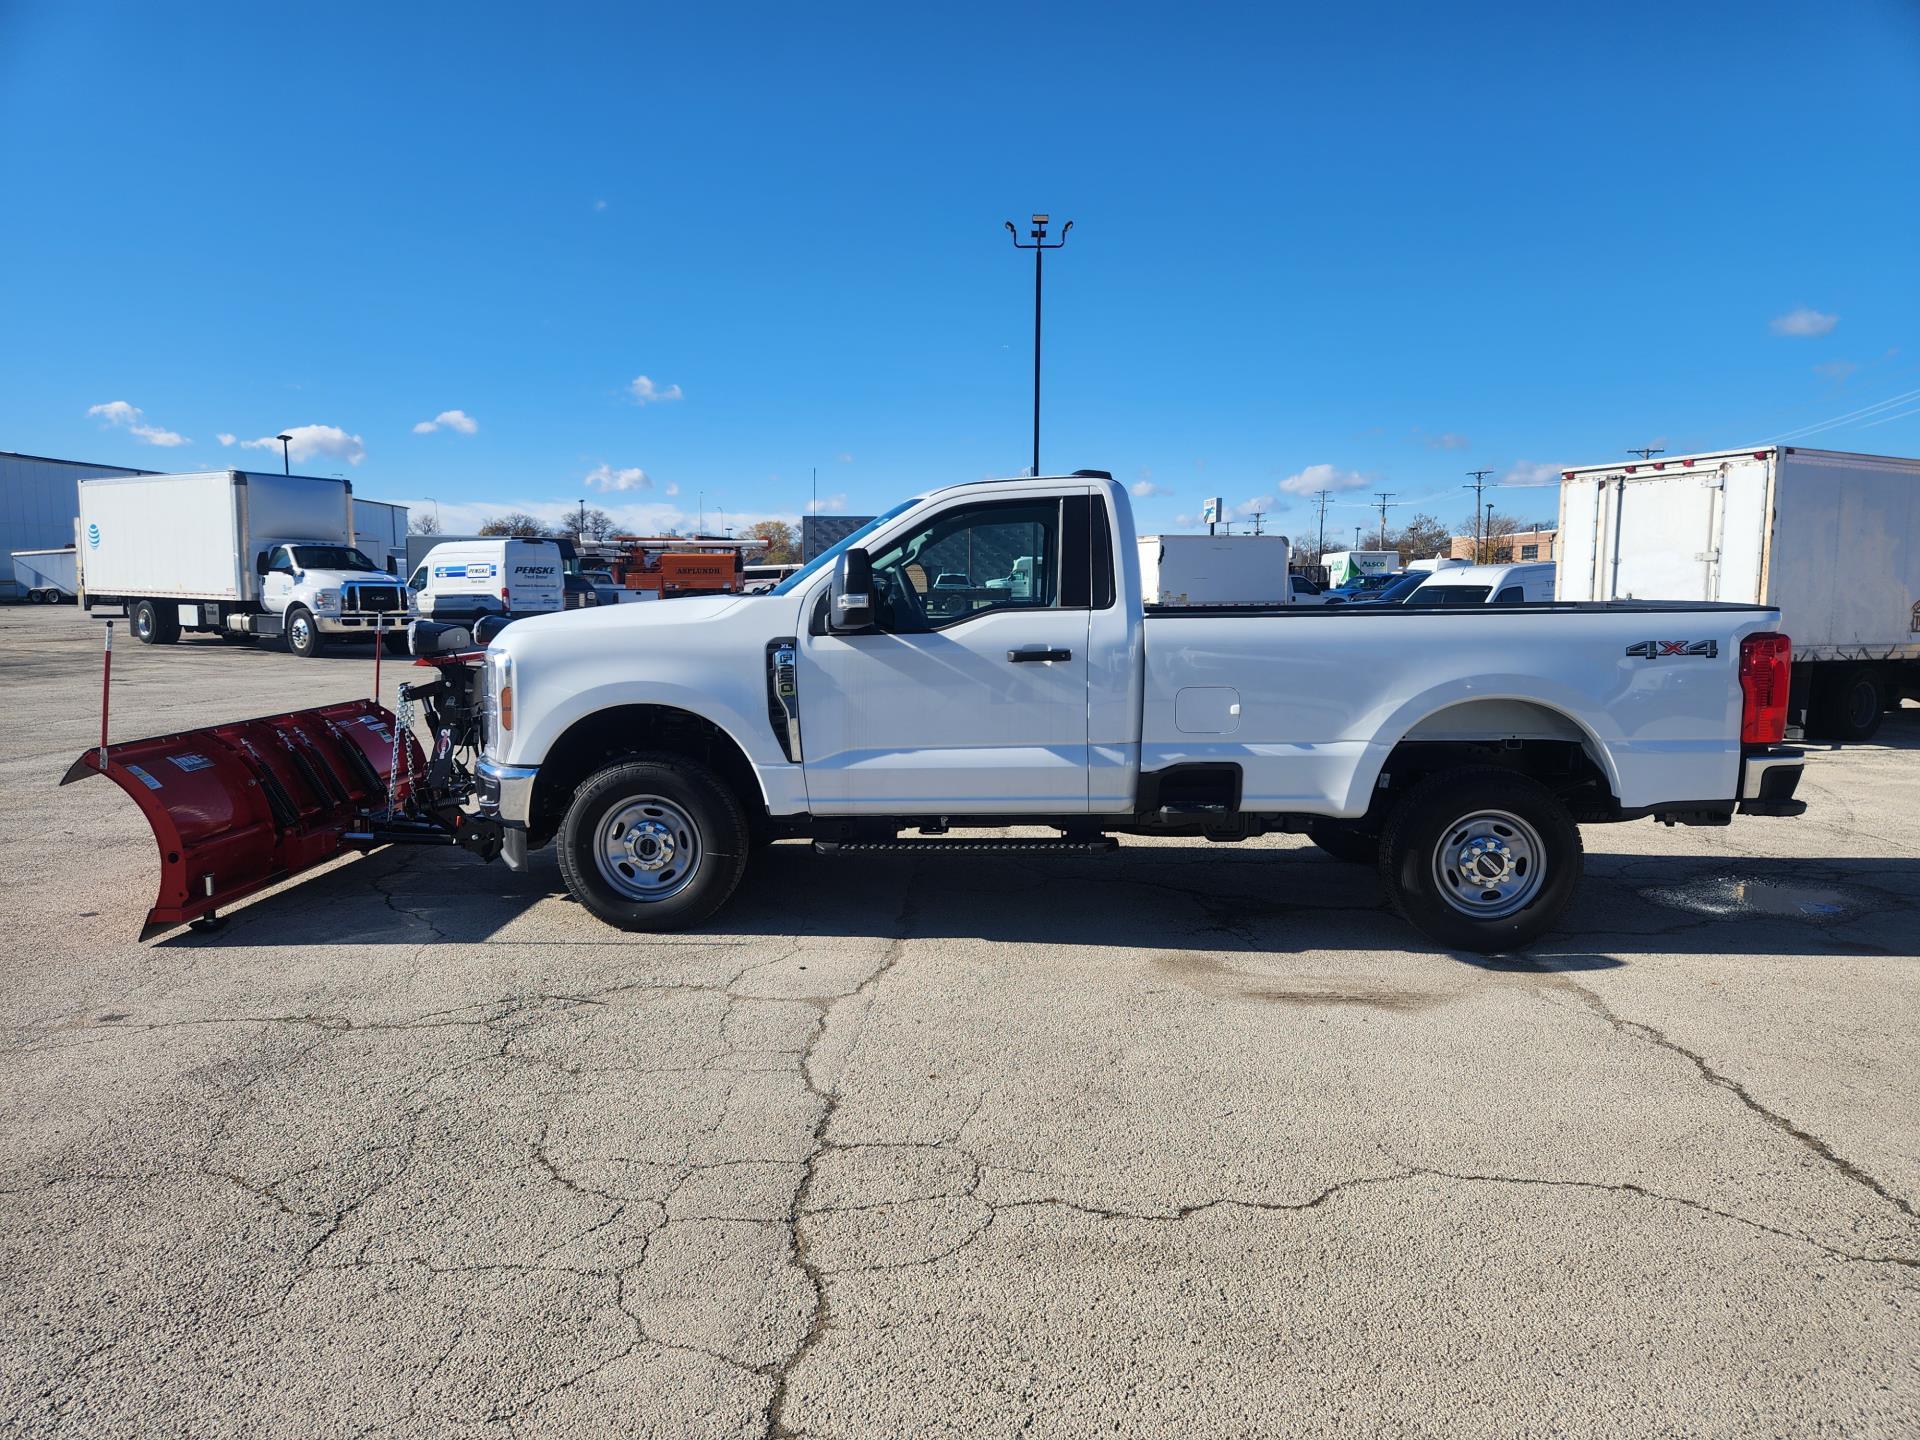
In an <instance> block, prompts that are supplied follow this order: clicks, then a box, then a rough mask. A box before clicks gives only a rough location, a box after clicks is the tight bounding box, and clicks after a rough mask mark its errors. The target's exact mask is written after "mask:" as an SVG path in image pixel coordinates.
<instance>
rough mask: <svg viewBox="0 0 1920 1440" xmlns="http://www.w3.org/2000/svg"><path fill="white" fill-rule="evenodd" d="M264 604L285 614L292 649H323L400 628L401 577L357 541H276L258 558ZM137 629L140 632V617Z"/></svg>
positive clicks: (298, 651) (307, 653)
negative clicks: (335, 640)
mask: <svg viewBox="0 0 1920 1440" xmlns="http://www.w3.org/2000/svg"><path fill="white" fill-rule="evenodd" d="M254 570H255V573H256V574H257V575H258V576H259V582H260V604H261V607H262V608H263V609H264V610H266V611H267V613H269V614H273V615H278V616H280V617H281V625H282V633H283V634H284V635H285V636H286V641H287V649H288V650H290V651H292V652H293V653H294V654H295V655H299V656H302V657H311V656H313V655H315V654H317V653H318V652H319V650H320V647H321V645H322V644H323V643H324V641H325V640H326V639H327V638H331V637H347V638H352V639H367V638H368V637H370V636H371V635H373V634H374V633H375V631H376V630H379V629H381V628H385V629H388V630H393V629H397V628H398V623H399V617H398V616H397V615H396V613H395V612H396V611H397V610H398V597H399V592H400V581H399V578H398V577H397V576H395V575H391V574H389V573H388V572H387V571H385V570H383V569H381V567H380V566H379V565H378V564H376V563H375V562H374V560H373V559H372V558H371V557H369V556H368V555H367V554H366V553H365V552H364V551H362V550H360V549H359V548H358V547H357V546H353V545H343V544H340V543H339V542H338V541H330V540H291V541H286V542H283V543H280V544H276V545H270V546H269V547H267V548H266V549H265V550H262V551H261V552H260V553H259V554H258V555H257V556H256V557H255V559H254ZM134 634H135V636H136V638H144V637H142V636H141V635H140V622H139V617H138V616H136V617H135V620H134Z"/></svg>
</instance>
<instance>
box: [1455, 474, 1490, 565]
mask: <svg viewBox="0 0 1920 1440" xmlns="http://www.w3.org/2000/svg"><path fill="white" fill-rule="evenodd" d="M1492 473H1493V472H1492V471H1491V470H1469V471H1467V474H1469V475H1471V476H1472V477H1473V484H1471V485H1462V486H1461V487H1460V488H1461V489H1462V490H1471V491H1473V530H1474V535H1473V563H1474V564H1476V565H1478V564H1480V563H1482V562H1483V561H1484V560H1485V559H1486V558H1487V557H1486V556H1485V555H1483V554H1481V551H1483V550H1485V549H1486V548H1487V536H1486V531H1484V530H1483V529H1481V527H1480V492H1481V491H1482V490H1484V489H1486V488H1487V476H1489V475H1491V474H1492Z"/></svg>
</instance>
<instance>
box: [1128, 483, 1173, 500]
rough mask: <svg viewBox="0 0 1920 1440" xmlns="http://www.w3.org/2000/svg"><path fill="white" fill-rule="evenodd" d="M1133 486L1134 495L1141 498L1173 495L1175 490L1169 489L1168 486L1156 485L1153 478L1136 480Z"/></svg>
mask: <svg viewBox="0 0 1920 1440" xmlns="http://www.w3.org/2000/svg"><path fill="white" fill-rule="evenodd" d="M1131 488H1132V490H1133V494H1134V497H1135V498H1136V499H1139V500H1145V499H1147V498H1148V497H1149V496H1153V495H1171V494H1172V493H1173V491H1171V490H1169V489H1167V487H1166V486H1164V485H1156V484H1154V483H1153V481H1151V480H1136V481H1134V482H1133V485H1132V487H1131Z"/></svg>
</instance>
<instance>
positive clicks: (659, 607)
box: [493, 595, 744, 658]
mask: <svg viewBox="0 0 1920 1440" xmlns="http://www.w3.org/2000/svg"><path fill="white" fill-rule="evenodd" d="M742 603H744V602H743V601H742V599H741V597H740V596H738V595H690V596H686V597H684V598H682V599H677V600H647V601H629V602H628V603H626V604H624V605H595V606H591V607H589V608H587V609H584V610H559V611H555V612H554V613H552V614H550V615H530V616H528V617H527V618H526V619H524V620H516V621H514V622H513V623H512V624H511V625H509V626H508V627H507V628H506V629H505V630H503V631H501V632H500V637H499V638H498V639H497V640H495V641H494V642H493V644H494V648H495V649H501V650H505V651H507V652H508V653H509V654H511V655H514V656H515V657H516V658H517V657H519V656H520V655H522V654H524V653H526V652H527V651H529V650H538V649H539V648H540V647H541V646H542V645H543V644H545V643H547V642H548V640H549V637H551V638H553V639H559V638H561V637H566V638H568V639H572V638H574V637H576V636H577V637H587V636H592V635H594V634H595V633H596V632H598V636H599V638H600V639H601V640H602V641H604V642H606V643H609V644H611V643H614V637H615V636H616V635H631V636H637V635H640V634H644V633H646V632H648V631H651V630H658V629H660V628H661V627H663V626H669V625H673V626H682V627H684V626H688V625H700V624H703V623H705V622H707V621H711V620H717V619H719V618H720V617H721V616H722V615H724V614H726V613H727V612H728V611H729V610H731V609H733V608H734V607H735V606H736V605H740V604H742Z"/></svg>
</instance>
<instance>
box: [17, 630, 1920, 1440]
mask: <svg viewBox="0 0 1920 1440" xmlns="http://www.w3.org/2000/svg"><path fill="white" fill-rule="evenodd" d="M97 637H98V625H97V623H95V624H89V623H88V622H86V620H85V619H84V617H81V616H79V615H77V614H76V613H75V612H73V611H71V610H57V611H48V610H46V609H43V608H40V607H31V608H29V607H6V608H4V609H0V681H4V684H5V690H4V693H5V695H6V697H7V698H6V715H7V718H8V719H9V721H10V722H11V723H9V724H8V725H7V726H6V727H5V731H4V735H3V736H0V780H3V781H4V784H3V785H0V806H4V810H5V814H4V819H5V821H6V824H5V833H6V835H7V837H8V838H7V840H6V841H5V851H4V856H5V858H4V868H3V869H0V877H4V882H5V883H4V885H0V922H3V923H4V926H5V931H6V935H7V937H8V938H7V940H6V942H5V944H4V948H0V956H4V962H3V963H0V1001H3V1002H4V1003H3V1004H0V1025H4V1035H3V1036H0V1098H3V1099H4V1113H5V1115H6V1136H7V1143H6V1145H5V1147H4V1152H3V1153H0V1192H4V1194H3V1195H0V1274H4V1276H5V1284H4V1288H3V1289H0V1294H4V1297H5V1299H4V1305H3V1306H0V1433H4V1434H8V1435H14V1434H18V1435H23V1436H24V1435H59V1434H73V1435H135V1434H193V1435H195V1436H289V1437H292V1436H300V1437H312V1436H342V1437H346V1436H364V1435H374V1434H389V1435H402V1436H414V1435H421V1436H462V1437H469V1436H484V1435H498V1436H515V1437H533V1436H601V1435H609V1436H611V1435H619V1436H663V1437H666V1436H672V1437H694V1436H740V1437H782V1436H787V1437H812V1440H829V1437H843V1440H851V1437H867V1436H906V1435H912V1436H936V1435H953V1436H962V1435H965V1436H983V1435H989V1436H990V1435H1023V1436H1026V1435H1032V1436H1080V1435H1085V1434H1089V1433H1094V1432H1098V1433H1101V1434H1110V1435H1119V1436H1169V1437H1189V1436H1201V1435H1205V1436H1255V1435H1258V1436H1275V1435H1317V1434H1324V1433H1327V1432H1329V1431H1334V1430H1339V1431H1344V1432H1349V1433H1364V1434H1375V1435H1430V1434H1438V1433H1449V1434H1460V1433H1469V1434H1471V1433H1500V1434H1554V1435H1594V1436H1599V1435H1617V1434H1675V1435H1677V1434H1688V1435H1780V1434H1796V1435H1799V1434H1833V1435H1847V1436H1863V1435H1896V1434H1913V1433H1915V1430H1916V1428H1920V1325H1917V1324H1916V1315H1917V1314H1920V1220H1917V1219H1916V1216H1915V1212H1914V1205H1915V1203H1916V1197H1920V1110H1917V1109H1916V1106H1915V1105H1914V1102H1913V1095H1914V1090H1915V1081H1916V1078H1920V1064H1917V1063H1916V1061H1917V1058H1920V1056H1917V1050H1920V1042H1917V1041H1916V1039H1915V1036H1916V1035H1917V1034H1920V1023H1916V1022H1920V1003H1917V1002H1920V970H1917V969H1916V956H1920V837H1916V834H1915V832H1914V830H1913V825H1912V817H1913V816H1914V815H1915V814H1920V711H1916V710H1914V709H1911V708H1910V709H1908V710H1907V711H1906V712H1905V713H1904V714H1902V715H1899V716H1896V717H1893V718H1892V719H1891V720H1890V721H1889V723H1888V725H1887V727H1886V730H1885V731H1884V732H1883V737H1882V743H1877V744H1873V745H1867V746H1861V747H1854V748H1852V749H1850V750H1848V751H1846V752H1844V753H1842V752H1831V753H1825V752H1823V753H1817V754H1816V755H1815V756H1814V759H1813V766H1812V769H1811V770H1810V773H1809V780H1808V784H1807V786H1806V788H1805V789H1804V790H1803V794H1804V795H1805V796H1806V798H1808V799H1810V800H1811V801H1812V802H1813V809H1812V812H1811V813H1810V814H1809V816H1808V817H1806V818H1805V819H1804V820H1801V821H1769V820H1750V821H1743V822H1740V823H1738V824H1736V825H1735V826H1734V827H1732V828H1730V829H1724V830H1685V829H1681V830H1674V831H1666V830H1661V829H1658V828H1656V827H1654V826H1652V825H1651V824H1647V823H1642V824H1638V825H1632V826H1620V827H1612V828H1592V827H1590V828H1588V829H1587V831H1586V832H1585V835H1586V840H1587V844H1588V848H1589V851H1590V855H1589V872H1588V880H1587V883H1586V885H1585V887H1584V889H1583V892H1582V894H1581V896H1580V899H1579V900H1578V901H1577V902H1576V905H1575V907H1574V910H1573V912H1572V914H1571V915H1570V916H1569V919H1568V921H1567V923H1566V925H1565V927H1564V928H1563V932H1562V933H1561V935H1559V936H1557V937H1555V938H1554V939H1553V940H1552V941H1551V942H1549V943H1547V944H1545V945H1543V946H1542V947H1541V948H1540V949H1539V950H1538V951H1537V952H1536V953H1535V954H1533V955H1532V956H1530V957H1527V958H1525V959H1521V960H1511V961H1487V960H1483V959H1480V958H1479V957H1470V956H1457V955H1450V954H1447V953H1445V952H1436V951H1434V950H1432V949H1431V948H1429V947H1427V946H1425V945H1424V944H1423V943H1421V942H1420V941H1419V940H1418V937H1416V936H1415V935H1413V934H1412V932H1410V931H1408V930H1407V929H1406V928H1404V927H1403V926H1402V925H1401V924H1400V923H1399V922H1397V921H1395V920H1394V919H1393V918H1392V917H1391V916H1390V915H1388V914H1387V913H1386V912H1385V911H1384V909H1383V908H1382V905H1381V901H1380V896H1379V892H1378V887H1377V885H1376V883H1375V882H1374V880H1373V878H1372V877H1371V875H1370V874H1369V873H1367V872H1365V871H1364V870H1360V869H1357V868H1355V867H1350V866H1346V865H1341V864H1338V863H1335V862H1333V861H1330V860H1327V859H1325V858H1324V857H1322V856H1321V855H1319V853H1318V852H1317V851H1315V850H1313V849H1311V848H1310V847H1308V846H1306V845H1305V844H1304V842H1303V841H1301V840H1297V839H1294V838H1292V837H1272V838H1270V839H1268V840H1266V841H1263V842H1260V843H1256V844H1253V845H1247V846H1236V847H1228V846H1207V845H1205V844H1204V843H1202V842H1189V841H1166V842H1155V843H1144V842H1138V841H1131V840H1130V841H1126V842H1124V843H1123V848H1122V851H1121V852H1120V854H1119V855H1117V856H1115V857H1112V858H1109V859H1104V860H1103V859H1047V860H1033V859H1022V860H1021V861H1019V862H1018V863H1014V862H1008V861H999V860H989V859H972V860H965V861H961V860H956V859H954V858H952V857H936V858H922V859H917V860H915V859H907V858H896V857H869V858H867V859H864V860H862V861H859V862H851V861H836V860H828V859H825V858H816V857H814V856H812V855H811V854H810V853H809V852H808V851H807V850H806V849H805V847H802V846H795V845H780V846H776V847H774V849H773V850H772V852H770V853H769V854H768V855H766V856H765V857H763V858H762V859H760V860H758V861H756V865H755V869H754V871H753V872H750V874H749V876H748V879H747V882H746V884H745V886H744V887H743V891H742V894H741V896H740V898H739V899H738V900H737V901H736V902H735V904H734V905H733V906H732V907H731V908H730V909H728V910H727V911H725V912H723V913H722V915H721V916H720V917H719V919H718V921H717V923H716V924H715V925H714V926H713V927H712V928H711V929H709V930H707V931H705V932H701V933H696V934H687V935H679V936H671V937H659V938H650V937H641V936H629V935H624V934H620V933H618V932H615V931H612V930H609V929H606V928H603V927H601V926H599V925H598V924H597V923H595V922H594V921H593V920H592V919H591V918H590V917H588V916H586V915H584V914H583V913H581V911H580V909H579V907H578V906H576V905H573V904H572V903H571V902H569V901H568V900H567V899H566V898H565V897H564V894H563V893H562V890H561V886H560V884H559V880H558V876H557V873H556V870H555V867H554V866H553V864H552V861H551V858H550V856H549V857H540V863H539V864H538V865H536V867H535V869H534V870H533V871H532V872H531V873H530V874H528V875H525V876H515V875H512V874H511V873H510V872H507V871H506V870H504V869H503V868H500V867H486V866H482V865H480V864H479V863H478V862H476V861H474V860H472V859H471V858H470V857H467V856H465V855H462V854H449V853H443V852H440V851H437V850H425V849H412V850H407V851H387V852H383V853H381V854H377V855H374V856H371V857H366V858H363V859H358V860H352V861H346V862H342V863H340V864H337V865H335V866H332V867H330V868H328V869H326V870H324V871H322V872H318V873H317V874H315V875H314V876H312V877H309V878H307V879H306V880H305V881H304V882H302V883H296V884H294V885H292V886H288V887H283V888H282V889H280V890H279V891H276V892H272V893H270V894H268V895H266V896H264V897H261V898H258V899H255V900H253V901H251V902H248V903H247V904H245V905H243V906H242V907H241V908H240V909H238V910H237V911H235V912H234V914H233V916H232V919H231V922H230V924H229V925H228V927H227V928H226V929H225V930H223V931H220V932H218V933H214V934H207V935H200V934H189V933H186V932H178V933H176V934H174V935H171V936H169V937H166V938H164V939H162V940H160V941H157V942H155V943H152V944H148V945H145V946H142V945H140V944H138V943H136V942H135V940H134V938H133V937H134V935H135V934H136V933H137V931H138V929H139V922H140V917H141V915H142V913H143V912H144V910H145V907H146V905H147V904H148V903H149V902H150V899H151V887H152V885H153V881H154V877H155V874H156V872H157V864H156V861H155V858H154V855H153V847H152V842H151V841H150V839H149V838H148V836H147V832H146V829H145V826H144V824H143V823H142V821H141V820H140V818H139V816H138V814H137V812H136V811H135V809H134V807H133V805H132V804H131V802H129V801H128V800H127V799H126V798H125V797H124V796H123V795H121V794H120V792H119V791H118V790H117V789H115V788H114V787H113V786H111V785H109V784H107V783H105V782H103V781H100V780H98V779H93V780H90V781H88V782H86V783H83V784H78V785H74V786H71V787H68V788H66V789H64V790H59V789H55V788H54V782H55V781H56V780H57V779H58V776H59V774H60V772H61V771H62V770H63V769H64V768H65V766H66V765H67V763H68V762H69V761H70V760H71V759H72V758H73V756H74V755H75V754H77V753H78V752H79V751H80V750H81V749H82V748H84V747H85V746H86V745H87V744H89V743H90V742H91V741H92V740H93V739H94V738H95V735H96V733H97V724H98V717H97V712H96V710H95V709H94V705H95V703H96V699H97V693H98V692H97V679H96V677H97V674H98V670H97V666H98V657H97V647H98V638H97ZM370 669H371V666H370V663H369V662H368V661H367V660H366V659H365V658H363V657H359V656H349V657H342V658H338V659H332V658H329V659H323V660H320V661H315V662H305V663H303V662H300V661H296V660H293V659H292V658H291V657H289V656H286V655H284V654H281V653H277V652H272V651H254V650H249V649H244V648H230V647H226V646H222V645H219V644H218V643H212V644H190V643H183V644H181V645H180V646H178V647H175V648H173V649H172V650H164V649H162V650H141V649H139V648H137V647H134V646H131V645H127V646H124V647H123V648H122V653H121V655H120V656H119V657H116V666H115V680H116V684H115V701H114V714H115V716H116V719H115V721H114V727H113V729H114V735H115V737H116V738H131V737H134V736H137V735H141V734H154V733H162V732H164V731H167V730H173V729H180V728H186V727H189V726H193V725H199V724H207V723H213V722H216V721H220V720H225V719H232V718H237V717H240V716H243V715H247V714H257V713H264V712H268V711H273V710H278V709H284V708H290V707H292V706H297V705H301V704H314V703H320V702H322V701H326V700H332V699H339V698H344V697H346V696H348V695H351V694H354V693H361V692H363V689H364V687H365V685H366V684H367V683H368V682H369V679H370ZM404 673H405V667H404V666H394V665H389V666H388V667H387V669H386V672H385V678H386V680H387V688H388V691H389V702H388V703H391V690H392V687H393V685H394V684H395V683H396V682H397V680H398V679H399V678H400V677H401V675H403V674H404Z"/></svg>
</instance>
